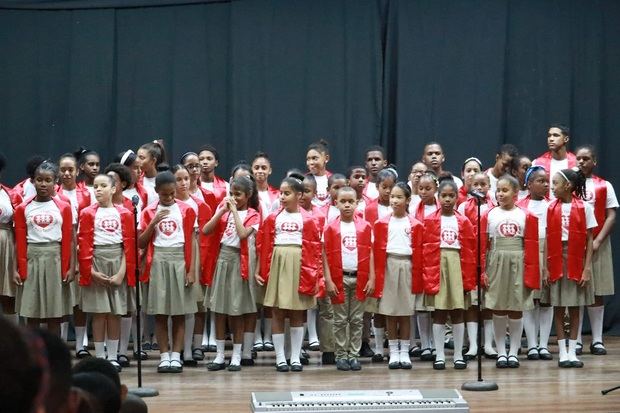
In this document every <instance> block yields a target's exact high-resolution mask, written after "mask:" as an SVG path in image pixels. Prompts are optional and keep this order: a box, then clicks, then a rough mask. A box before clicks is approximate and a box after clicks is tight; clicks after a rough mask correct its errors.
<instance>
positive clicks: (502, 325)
mask: <svg viewBox="0 0 620 413" xmlns="http://www.w3.org/2000/svg"><path fill="white" fill-rule="evenodd" d="M507 326H508V317H507V316H505V315H503V316H498V315H495V314H494V315H493V332H494V333H495V344H496V345H497V354H498V355H499V356H506V327H507Z"/></svg>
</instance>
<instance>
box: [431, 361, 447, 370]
mask: <svg viewBox="0 0 620 413" xmlns="http://www.w3.org/2000/svg"><path fill="white" fill-rule="evenodd" d="M445 369H446V362H445V361H444V360H435V361H434V362H433V370H445Z"/></svg>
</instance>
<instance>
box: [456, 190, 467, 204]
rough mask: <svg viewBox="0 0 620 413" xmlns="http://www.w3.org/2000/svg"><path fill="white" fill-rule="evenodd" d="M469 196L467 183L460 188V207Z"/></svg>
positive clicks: (458, 202)
mask: <svg viewBox="0 0 620 413" xmlns="http://www.w3.org/2000/svg"><path fill="white" fill-rule="evenodd" d="M467 196H468V194H467V188H465V185H463V186H462V187H460V188H459V192H458V198H457V200H456V206H457V207H458V206H459V205H461V204H462V203H463V202H465V201H467Z"/></svg>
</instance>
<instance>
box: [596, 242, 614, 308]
mask: <svg viewBox="0 0 620 413" xmlns="http://www.w3.org/2000/svg"><path fill="white" fill-rule="evenodd" d="M609 238H610V237H609V236H608V237H607V238H605V241H603V243H602V244H601V246H600V247H599V248H598V250H597V251H596V252H595V253H594V254H592V285H593V288H594V295H597V296H603V295H614V292H615V289H614V263H613V259H612V255H611V240H610V239H609Z"/></svg>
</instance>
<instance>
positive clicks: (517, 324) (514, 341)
mask: <svg viewBox="0 0 620 413" xmlns="http://www.w3.org/2000/svg"><path fill="white" fill-rule="evenodd" d="M508 324H509V325H510V353H509V355H510V356H515V357H516V356H517V355H518V354H519V347H521V336H522V335H523V318H518V319H516V320H513V319H509V320H508Z"/></svg>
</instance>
